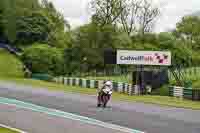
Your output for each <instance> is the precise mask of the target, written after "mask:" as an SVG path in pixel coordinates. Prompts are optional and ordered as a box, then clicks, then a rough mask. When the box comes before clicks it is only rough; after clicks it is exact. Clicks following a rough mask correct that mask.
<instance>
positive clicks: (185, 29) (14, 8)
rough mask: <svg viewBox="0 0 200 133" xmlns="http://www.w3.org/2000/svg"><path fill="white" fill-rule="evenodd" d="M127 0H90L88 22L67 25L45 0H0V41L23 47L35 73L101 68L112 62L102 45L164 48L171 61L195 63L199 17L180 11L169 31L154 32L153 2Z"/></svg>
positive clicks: (155, 13) (198, 60)
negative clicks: (174, 27)
mask: <svg viewBox="0 0 200 133" xmlns="http://www.w3.org/2000/svg"><path fill="white" fill-rule="evenodd" d="M127 2H130V3H125V2H124V3H123V2H122V1H121V0H119V1H116V0H110V1H105V0H92V3H91V5H92V7H91V8H92V9H93V10H92V11H93V12H92V17H91V22H90V23H88V24H85V25H82V26H80V27H77V28H75V29H73V30H71V29H70V25H69V23H68V22H67V21H66V20H65V19H64V17H63V15H62V14H61V13H59V12H58V11H57V10H56V8H55V7H54V5H53V4H52V3H51V2H49V1H48V0H42V1H41V2H39V0H28V1H27V0H14V1H13V0H1V1H0V41H3V40H4V41H7V42H9V43H11V44H12V45H15V46H17V47H21V48H23V49H25V51H24V54H23V58H22V59H23V61H24V63H25V64H26V65H27V66H28V67H29V68H30V70H31V71H33V72H37V73H38V72H39V73H50V74H54V75H62V74H74V73H79V72H80V71H84V72H86V71H95V70H99V71H103V70H104V69H105V68H107V69H108V68H110V67H113V66H112V65H111V66H110V65H105V64H104V61H103V50H104V48H115V49H120V48H122V49H134V50H135V49H136V50H170V51H171V52H172V57H173V59H172V63H173V65H174V66H183V67H189V66H194V65H199V63H200V56H199V54H198V53H199V51H200V18H199V17H194V16H186V17H183V19H182V20H181V21H180V22H178V23H177V26H176V29H174V30H173V31H171V32H163V33H154V32H152V31H153V25H154V23H155V22H156V18H157V17H158V15H159V13H160V10H159V8H158V7H156V6H154V5H151V3H150V2H148V1H147V0H141V2H139V3H137V2H136V1H134V0H127ZM135 2H136V3H135ZM107 8H109V9H108V10H106V9H107ZM144 9H146V10H144ZM143 18H145V20H147V21H144V22H143V21H142V20H143ZM148 20H152V21H148ZM44 44H45V45H44ZM60 49H62V51H60ZM63 57H64V58H63Z"/></svg>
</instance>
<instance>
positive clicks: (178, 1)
mask: <svg viewBox="0 0 200 133" xmlns="http://www.w3.org/2000/svg"><path fill="white" fill-rule="evenodd" d="M50 1H52V2H53V3H54V5H55V7H56V8H57V9H58V10H59V11H60V12H61V13H62V14H64V16H65V18H66V20H68V21H69V22H70V24H71V25H72V27H75V26H79V25H82V24H84V23H87V22H88V21H89V17H90V14H89V10H88V3H89V1H90V0H50ZM154 1H156V2H158V3H159V5H160V7H161V9H162V10H161V17H160V18H159V20H158V23H157V25H156V28H155V31H156V32H160V31H166V30H168V29H171V28H174V27H175V25H176V23H177V22H178V21H179V20H180V19H181V17H182V16H184V15H187V14H191V13H194V12H196V11H200V0H154Z"/></svg>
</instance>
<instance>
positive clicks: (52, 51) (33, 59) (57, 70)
mask: <svg viewBox="0 0 200 133" xmlns="http://www.w3.org/2000/svg"><path fill="white" fill-rule="evenodd" d="M63 57H64V56H63V51H62V50H60V49H57V48H52V47H50V46H48V45H46V44H35V45H32V46H30V47H28V48H26V49H25V51H24V53H23V55H22V57H21V59H22V61H23V62H24V64H25V65H26V66H27V67H28V69H29V70H31V72H33V73H47V74H50V75H52V76H60V75H63V74H64V58H63Z"/></svg>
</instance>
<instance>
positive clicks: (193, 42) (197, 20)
mask: <svg viewBox="0 0 200 133" xmlns="http://www.w3.org/2000/svg"><path fill="white" fill-rule="evenodd" d="M175 35H176V37H178V38H179V39H182V40H184V41H189V42H190V47H191V48H193V49H196V48H198V49H199V48H200V45H199V38H200V17H197V16H185V17H183V18H182V20H181V21H180V22H179V23H177V26H176V30H175Z"/></svg>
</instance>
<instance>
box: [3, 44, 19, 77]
mask: <svg viewBox="0 0 200 133" xmlns="http://www.w3.org/2000/svg"><path fill="white" fill-rule="evenodd" d="M22 68H23V65H22V63H21V62H20V61H19V59H17V58H16V57H15V56H14V55H12V54H10V53H9V52H7V51H6V50H4V49H1V48H0V77H15V78H19V77H23V69H22Z"/></svg>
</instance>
